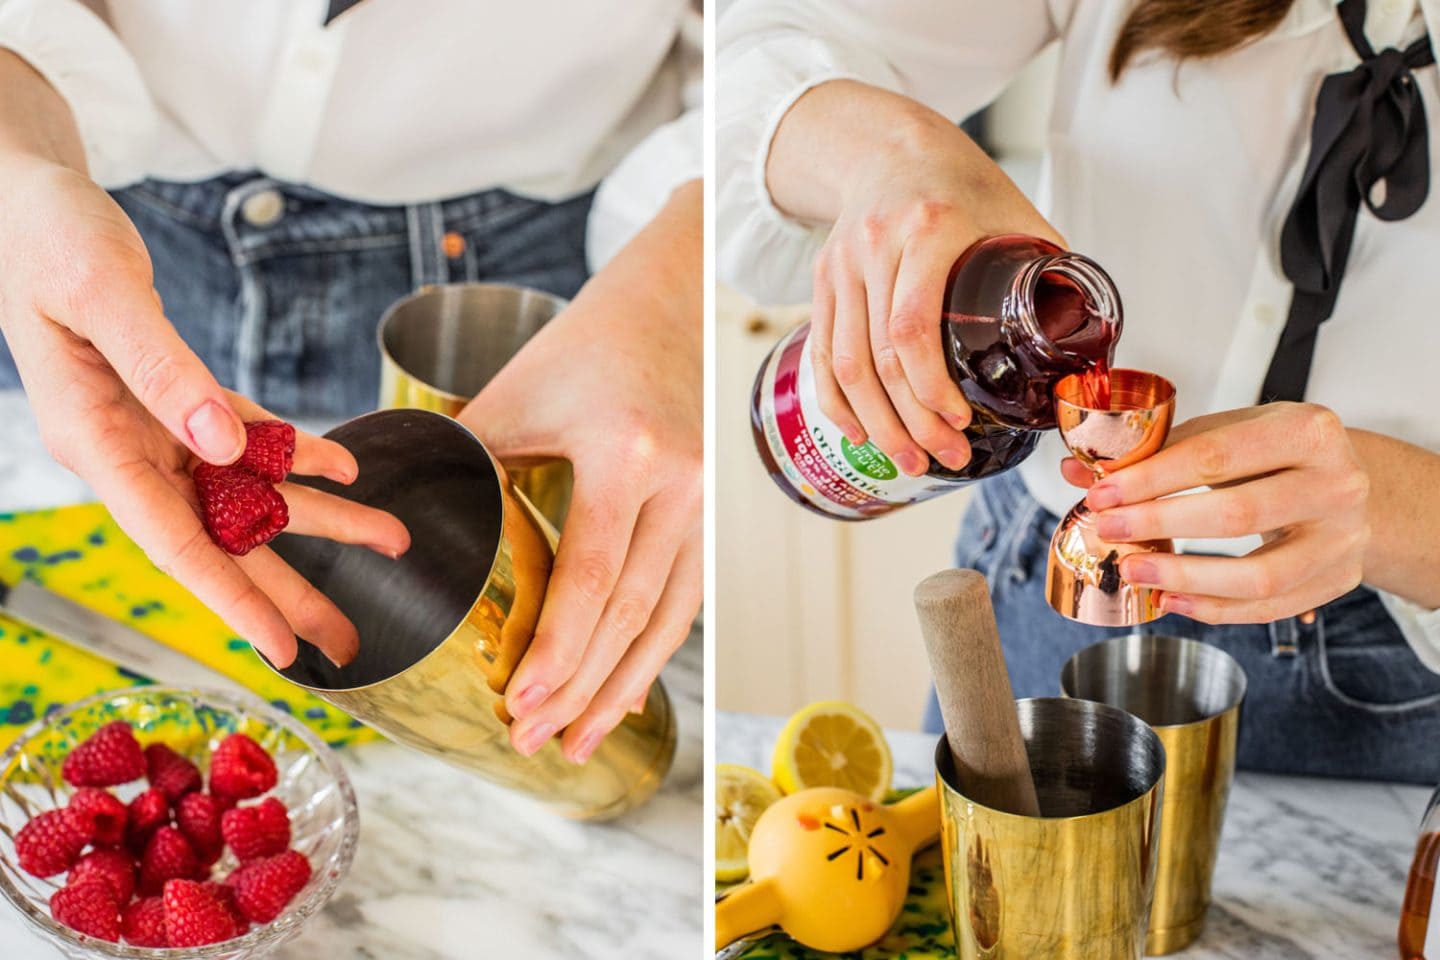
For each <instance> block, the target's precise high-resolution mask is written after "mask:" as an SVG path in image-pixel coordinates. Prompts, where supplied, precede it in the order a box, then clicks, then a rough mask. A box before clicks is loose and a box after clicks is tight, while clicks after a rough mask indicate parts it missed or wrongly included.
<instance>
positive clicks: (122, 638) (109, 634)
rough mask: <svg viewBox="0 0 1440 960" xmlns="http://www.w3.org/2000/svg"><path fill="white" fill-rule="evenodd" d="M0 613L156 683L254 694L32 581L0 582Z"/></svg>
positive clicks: (158, 643) (199, 663)
mask: <svg viewBox="0 0 1440 960" xmlns="http://www.w3.org/2000/svg"><path fill="white" fill-rule="evenodd" d="M0 613H4V614H7V615H8V616H11V617H13V618H15V619H16V620H19V621H21V622H22V623H25V624H28V625H29V626H32V627H36V628H38V629H40V630H44V631H45V632H46V633H48V634H51V635H53V636H56V637H59V638H60V639H61V640H64V641H65V642H66V643H68V644H70V645H71V646H74V647H79V648H80V649H81V650H84V651H86V652H87V653H93V654H95V655H96V656H98V657H103V658H105V659H106V660H109V661H111V662H112V663H115V664H117V665H119V666H121V667H124V668H125V669H126V670H129V671H130V672H131V673H137V674H139V675H141V676H143V677H148V678H149V679H151V680H154V681H156V682H157V683H163V684H166V685H167V686H178V687H202V688H204V687H208V688H210V689H217V688H218V689H221V690H228V691H230V692H233V693H244V694H247V695H249V696H254V695H255V694H254V693H253V692H252V691H251V690H249V689H248V688H247V687H245V686H243V685H242V684H239V683H236V682H235V681H234V680H231V679H230V678H229V677H227V676H225V675H224V674H223V673H220V672H218V671H215V670H212V669H210V668H209V667H207V666H205V665H204V664H203V663H201V662H200V661H198V660H195V659H193V658H191V657H187V656H185V655H184V654H183V653H180V652H178V651H176V650H173V649H171V648H170V647H167V646H166V645H165V644H163V643H161V642H160V641H158V640H153V639H151V638H150V637H147V636H145V634H143V633H141V632H140V631H138V630H135V629H132V628H130V627H128V626H126V625H125V624H123V623H120V622H119V621H118V620H112V619H111V618H109V617H107V616H105V615H103V614H99V613H96V612H95V611H94V610H91V609H90V608H88V607H85V606H82V605H81V604H78V603H76V602H75V601H74V600H71V599H69V598H68V597H62V596H60V594H58V593H55V592H54V591H52V590H47V589H45V588H44V587H42V586H40V585H39V584H38V583H34V582H32V581H30V580H21V581H20V582H19V583H16V584H13V585H8V586H7V585H6V584H4V583H0Z"/></svg>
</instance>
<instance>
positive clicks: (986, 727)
mask: <svg viewBox="0 0 1440 960" xmlns="http://www.w3.org/2000/svg"><path fill="white" fill-rule="evenodd" d="M915 611H916V613H918V614H919V615H920V630H921V632H922V633H923V634H924V635H925V647H926V649H927V650H928V652H929V654H930V671H931V673H932V674H933V676H934V679H935V692H936V695H937V696H938V697H939V700H940V714H941V716H943V717H944V718H945V736H946V739H947V740H949V742H950V755H951V757H952V758H953V760H954V762H955V775H956V777H957V778H958V783H957V784H956V785H957V786H958V787H960V788H961V789H962V790H963V791H964V793H965V795H966V796H967V797H969V798H970V799H972V800H975V801H976V802H978V803H982V804H984V805H985V806H987V807H990V808H992V809H994V810H1004V811H1006V812H1007V813H1018V814H1023V815H1025V816H1031V817H1038V816H1039V815H1040V804H1039V802H1038V801H1037V800H1036V798H1035V782H1034V781H1033V780H1032V779H1031V778H1030V761H1029V759H1028V758H1027V757H1026V756H1025V740H1024V738H1022V737H1021V736H1020V718H1019V716H1018V715H1017V714H1016V712H1015V697H1014V695H1013V694H1012V693H1011V691H1010V674H1009V672H1008V671H1007V670H1006V669H1005V657H1004V655H1003V654H1002V653H1001V650H1000V630H999V628H998V627H997V626H996V625H995V610H994V608H993V607H992V606H991V605H990V590H989V588H988V587H987V586H986V584H985V577H984V576H982V575H981V574H979V573H977V572H976V571H974V570H944V571H942V572H940V573H937V574H935V575H934V576H932V577H929V578H927V579H926V580H924V581H922V582H921V584H920V585H919V586H918V587H916V588H915Z"/></svg>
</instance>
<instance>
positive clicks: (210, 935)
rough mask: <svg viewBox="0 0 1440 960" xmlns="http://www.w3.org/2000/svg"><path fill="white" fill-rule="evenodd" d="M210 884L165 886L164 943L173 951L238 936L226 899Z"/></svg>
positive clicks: (173, 883) (187, 882)
mask: <svg viewBox="0 0 1440 960" xmlns="http://www.w3.org/2000/svg"><path fill="white" fill-rule="evenodd" d="M219 891H220V888H219V887H218V886H217V885H215V884H211V883H200V882H198V881H195V880H171V881H169V882H168V883H166V884H165V893H164V895H163V897H164V904H165V940H166V942H167V943H168V944H169V945H170V946H172V947H199V946H203V945H205V944H207V943H219V942H221V941H222V940H229V939H230V938H231V937H234V936H235V935H236V934H238V933H239V932H240V931H239V924H237V923H236V922H235V915H234V914H233V913H232V912H231V909H230V905H229V903H227V902H226V898H225V895H224V894H222V893H220V892H219Z"/></svg>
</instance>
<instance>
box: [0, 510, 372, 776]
mask: <svg viewBox="0 0 1440 960" xmlns="http://www.w3.org/2000/svg"><path fill="white" fill-rule="evenodd" d="M22 578H24V579H30V580H34V581H35V582H37V583H39V584H41V585H43V586H45V587H47V588H48V589H50V590H53V591H55V592H56V593H58V594H61V595H63V596H66V597H68V598H70V599H71V600H74V601H76V602H78V603H82V604H84V605H85V606H87V607H89V608H90V609H92V610H94V611H96V612H97V613H101V614H104V615H105V616H107V617H111V618H113V619H115V620H119V621H121V622H123V623H126V624H129V625H130V626H132V627H134V628H135V629H137V630H139V631H140V632H141V633H144V634H146V635H147V636H150V637H152V638H154V639H155V640H158V641H160V642H161V643H164V644H166V645H168V646H171V647H174V648H175V649H177V650H180V651H183V652H184V653H186V654H189V655H190V656H192V657H194V658H195V659H197V660H199V661H201V662H203V663H205V664H206V665H208V666H210V667H212V668H213V669H215V670H217V671H219V672H220V673H223V674H225V675H226V676H228V677H230V678H232V679H234V680H236V681H239V682H240V683H242V684H244V685H245V686H247V687H249V688H250V689H251V690H254V691H255V692H256V693H257V694H259V695H260V696H262V697H264V698H265V699H266V700H269V701H270V702H271V703H273V704H274V705H275V706H277V707H279V708H280V709H282V710H286V711H288V712H290V713H293V714H294V715H295V716H297V717H300V718H302V719H303V720H304V721H305V722H306V723H307V724H308V725H309V726H310V727H312V728H313V729H314V730H316V731H317V732H318V733H319V734H320V735H321V736H322V737H324V738H325V739H326V740H327V741H329V742H330V743H331V745H333V746H341V745H344V744H348V743H355V742H359V741H363V740H373V739H377V738H378V736H379V735H378V734H376V733H375V732H374V731H372V730H370V729H369V728H368V727H364V726H362V725H361V724H360V722H359V721H357V720H354V719H352V718H351V717H350V716H348V715H347V714H345V713H343V712H341V711H340V710H337V709H336V708H334V707H332V706H330V705H329V704H327V703H325V702H324V701H323V700H320V699H319V698H317V697H315V696H314V695H312V694H310V693H307V692H306V691H304V690H301V689H300V688H299V687H296V686H294V685H293V684H291V683H289V682H287V681H286V680H284V679H283V678H281V677H278V676H276V675H275V674H274V673H273V672H272V671H271V670H270V668H269V667H267V666H265V664H264V663H262V662H261V661H260V658H259V657H257V656H256V655H255V653H254V652H253V651H252V650H251V649H250V645H249V644H248V643H246V642H245V641H244V640H241V639H240V638H238V637H236V636H235V634H234V633H232V632H231V631H230V629H229V628H228V627H226V626H225V624H224V623H223V622H222V621H221V620H220V618H219V617H217V616H215V614H213V613H211V612H210V611H209V610H208V609H206V608H205V606H204V605H203V604H201V603H200V601H198V600H196V599H195V598H194V597H193V596H191V595H190V593H189V592H188V591H186V590H185V588H184V587H182V586H180V585H179V584H178V583H176V582H175V581H174V580H172V579H170V578H169V577H168V576H166V575H165V574H163V573H161V572H160V571H159V570H158V569H156V568H155V566H154V565H153V564H151V563H150V561H149V560H147V559H146V558H145V554H144V553H142V552H141V551H140V548H139V547H137V546H135V544H134V543H133V542H131V540H130V539H129V538H128V537H126V536H125V534H123V533H122V532H121V531H120V528H119V527H117V526H116V525H115V521H113V520H112V519H110V515H109V513H107V512H106V510H105V508H104V507H103V506H102V505H100V504H85V505H83V506H78V507H62V508H60V509H58V510H42V511H37V512H34V513H15V514H3V513H0V582H4V583H15V582H16V581H18V580H20V579H22ZM136 682H137V680H136V678H135V677H134V675H132V674H130V673H127V672H126V671H124V670H121V669H120V668H119V667H116V666H115V665H114V664H113V663H110V662H109V661H106V660H102V659H100V658H98V657H95V656H92V655H91V654H88V653H85V652H83V651H81V650H78V649H76V648H75V647H72V646H70V645H68V644H66V643H64V642H62V641H60V640H57V639H55V638H53V637H50V636H49V635H47V634H45V633H42V632H40V631H39V630H36V629H34V628H31V627H29V626H27V625H25V624H22V623H18V622H16V621H14V620H10V619H8V618H6V617H4V616H0V749H3V748H4V747H5V746H7V745H8V744H9V743H10V742H11V741H13V740H14V739H15V737H16V736H17V735H18V734H19V733H20V731H21V730H23V729H24V728H25V727H26V726H27V725H29V724H30V723H31V721H33V720H34V719H35V718H36V717H39V716H43V715H44V713H45V712H46V711H47V710H52V709H56V708H58V707H61V706H63V705H65V704H67V703H70V702H73V701H75V700H79V699H82V698H84V697H88V696H91V695H93V694H96V693H100V692H102V691H105V690H116V689H120V688H122V687H131V686H134V685H135V684H136Z"/></svg>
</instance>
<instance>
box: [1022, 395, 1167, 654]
mask: <svg viewBox="0 0 1440 960" xmlns="http://www.w3.org/2000/svg"><path fill="white" fill-rule="evenodd" d="M1174 416H1175V385H1174V384H1173V383H1171V382H1170V381H1169V380H1166V379H1165V378H1164V377H1161V376H1157V375H1156V374H1153V373H1147V372H1145V371H1144V370H1112V371H1110V405H1109V407H1108V408H1099V407H1098V406H1097V402H1096V400H1095V399H1094V398H1093V397H1092V396H1091V394H1090V389H1089V387H1088V385H1087V382H1086V380H1085V378H1084V377H1083V376H1082V375H1080V374H1071V375H1070V376H1068V377H1066V378H1065V379H1063V380H1061V381H1060V382H1059V383H1057V384H1056V385H1055V419H1056V421H1057V423H1058V425H1059V428H1060V438H1061V439H1062V440H1063V441H1065V446H1067V447H1068V448H1069V449H1070V452H1071V453H1072V454H1074V456H1075V458H1076V459H1077V460H1079V461H1080V462H1081V463H1083V464H1085V465H1086V466H1087V467H1089V468H1090V469H1091V471H1093V472H1094V474H1095V478H1096V479H1097V480H1101V479H1104V478H1105V477H1106V476H1107V475H1109V474H1111V473H1113V472H1115V471H1116V470H1119V469H1121V468H1122V467H1128V466H1130V465H1132V464H1135V463H1139V462H1140V461H1141V460H1144V459H1145V458H1146V457H1148V456H1150V455H1152V454H1154V453H1155V452H1157V451H1158V450H1159V449H1160V448H1161V447H1163V446H1164V445H1165V438H1166V437H1168V436H1169V434H1170V422H1171V420H1172V419H1173V418H1174ZM1174 550H1175V545H1174V543H1172V542H1171V541H1169V540H1149V541H1145V542H1142V543H1110V542H1109V541H1107V540H1105V539H1103V538H1102V537H1101V536H1100V534H1099V533H1098V532H1097V531H1096V529H1095V517H1094V514H1093V513H1092V512H1091V510H1090V508H1089V507H1088V506H1086V505H1085V501H1084V500H1083V499H1082V500H1081V501H1080V502H1079V503H1077V504H1075V506H1074V507H1072V508H1071V509H1070V512H1069V513H1067V514H1066V515H1065V519H1063V520H1061V521H1060V526H1059V527H1057V528H1056V529H1055V535H1054V536H1053V537H1051V538H1050V563H1049V565H1048V568H1047V569H1046V572H1045V593H1046V596H1047V597H1048V598H1049V600H1050V606H1052V607H1054V608H1055V609H1056V610H1057V611H1058V612H1060V613H1061V614H1063V615H1065V616H1067V617H1069V618H1070V619H1071V620H1079V621H1080V622H1081V623H1089V624H1093V625H1095V626H1100V627H1123V626H1134V625H1136V624H1141V623H1148V622H1150V621H1151V620H1154V619H1155V618H1156V617H1159V616H1160V615H1161V613H1162V611H1161V610H1160V597H1161V593H1162V591H1160V590H1156V589H1154V588H1151V587H1141V586H1137V585H1135V584H1133V583H1129V582H1127V581H1126V580H1125V579H1124V578H1123V577H1121V576H1120V561H1122V560H1124V559H1125V558H1126V557H1128V556H1130V555H1132V554H1137V553H1173V552H1174Z"/></svg>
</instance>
